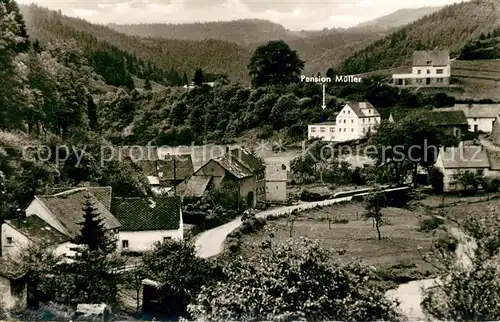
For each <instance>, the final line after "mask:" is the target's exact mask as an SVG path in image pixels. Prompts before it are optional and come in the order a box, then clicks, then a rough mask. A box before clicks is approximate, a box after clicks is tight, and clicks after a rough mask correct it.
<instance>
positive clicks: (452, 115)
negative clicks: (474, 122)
mask: <svg viewBox="0 0 500 322" xmlns="http://www.w3.org/2000/svg"><path fill="white" fill-rule="evenodd" d="M422 115H423V116H424V117H425V118H426V119H427V120H428V121H429V122H431V123H432V124H434V125H435V126H451V125H462V126H468V123H467V118H466V117H465V114H464V112H463V111H441V110H432V111H429V112H425V113H422Z"/></svg>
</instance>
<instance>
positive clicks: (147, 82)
mask: <svg viewBox="0 0 500 322" xmlns="http://www.w3.org/2000/svg"><path fill="white" fill-rule="evenodd" d="M152 89H153V87H152V86H151V82H150V81H149V78H146V81H145V83H144V90H146V91H150V90H152Z"/></svg>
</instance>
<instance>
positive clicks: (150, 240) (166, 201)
mask: <svg viewBox="0 0 500 322" xmlns="http://www.w3.org/2000/svg"><path fill="white" fill-rule="evenodd" d="M181 204H182V203H181V198H180V197H159V198H113V203H112V208H111V209H112V212H113V214H115V215H116V217H117V218H118V220H119V221H120V223H121V227H120V231H119V233H118V240H119V248H120V249H121V250H122V251H132V252H144V251H146V250H149V249H151V248H153V246H154V244H155V243H157V242H163V241H165V240H168V239H177V240H182V239H183V238H184V235H183V234H184V230H183V228H184V227H183V220H182V209H181Z"/></svg>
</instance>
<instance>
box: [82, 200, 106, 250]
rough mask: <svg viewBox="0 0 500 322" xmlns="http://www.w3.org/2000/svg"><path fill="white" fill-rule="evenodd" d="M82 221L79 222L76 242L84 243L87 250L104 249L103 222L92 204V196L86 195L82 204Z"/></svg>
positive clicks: (104, 233)
mask: <svg viewBox="0 0 500 322" xmlns="http://www.w3.org/2000/svg"><path fill="white" fill-rule="evenodd" d="M82 210H83V222H82V223H80V225H81V226H82V228H81V235H80V236H79V237H78V239H77V241H76V242H77V243H78V244H80V245H86V246H87V247H88V248H89V250H91V251H95V250H99V249H100V250H105V249H106V247H107V244H106V239H105V237H106V232H105V229H104V224H103V220H102V218H99V216H100V214H99V213H98V212H97V210H96V208H95V207H94V204H93V202H92V197H90V196H86V197H85V203H84V204H83V209H82Z"/></svg>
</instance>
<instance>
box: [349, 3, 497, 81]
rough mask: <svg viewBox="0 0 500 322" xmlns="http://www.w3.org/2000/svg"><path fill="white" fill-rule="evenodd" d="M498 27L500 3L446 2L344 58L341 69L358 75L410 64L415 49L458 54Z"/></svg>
mask: <svg viewBox="0 0 500 322" xmlns="http://www.w3.org/2000/svg"><path fill="white" fill-rule="evenodd" d="M499 26H500V2H498V1H497V0H474V1H470V2H463V3H459V4H454V5H449V6H446V7H445V8H443V9H442V10H440V11H438V12H435V13H433V14H431V15H429V16H426V17H424V18H422V19H420V20H418V21H415V22H413V23H411V24H409V25H407V26H405V27H403V28H401V29H399V30H398V31H396V32H394V33H392V34H390V35H388V36H386V37H384V38H383V39H381V40H379V41H376V42H375V43H373V44H371V45H369V46H367V47H366V48H364V49H363V50H361V51H359V52H357V53H355V54H354V55H353V56H351V57H349V58H348V59H346V60H345V61H344V63H343V64H342V67H341V72H344V73H348V74H358V73H363V72H368V71H372V70H378V69H385V68H391V67H397V66H402V65H406V64H408V63H410V60H409V59H410V57H411V55H412V53H413V51H415V50H422V49H434V48H448V49H450V51H451V52H452V54H455V55H456V54H457V53H458V52H459V51H460V50H461V49H462V47H463V46H464V45H465V44H467V43H468V42H469V41H470V40H471V39H475V38H477V37H479V35H481V34H482V33H484V34H487V33H489V32H491V31H493V30H495V29H497V28H498V27H499Z"/></svg>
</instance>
